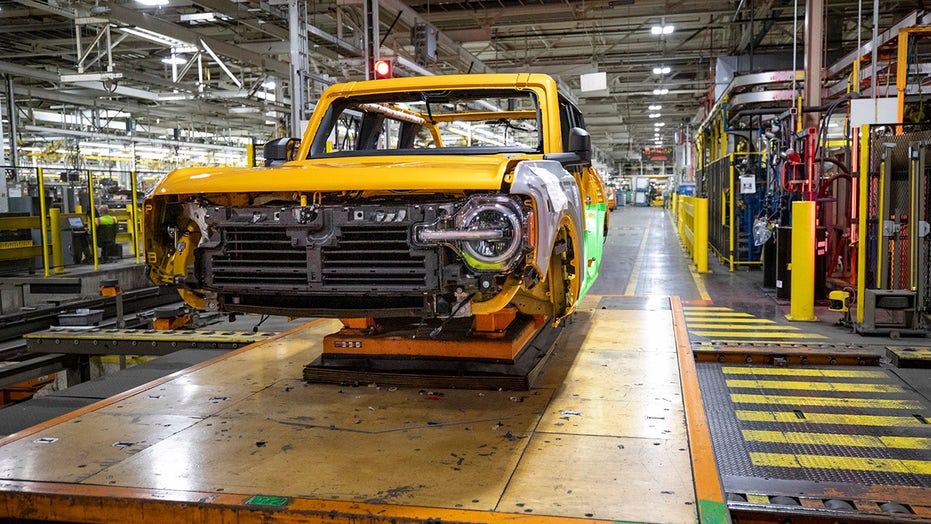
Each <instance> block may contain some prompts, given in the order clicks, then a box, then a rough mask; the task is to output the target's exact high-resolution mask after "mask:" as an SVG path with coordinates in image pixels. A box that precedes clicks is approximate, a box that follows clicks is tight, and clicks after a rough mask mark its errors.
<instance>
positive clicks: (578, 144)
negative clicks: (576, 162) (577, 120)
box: [569, 127, 592, 164]
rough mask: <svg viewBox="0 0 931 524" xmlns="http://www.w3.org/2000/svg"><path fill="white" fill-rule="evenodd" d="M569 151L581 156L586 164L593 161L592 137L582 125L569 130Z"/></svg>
mask: <svg viewBox="0 0 931 524" xmlns="http://www.w3.org/2000/svg"><path fill="white" fill-rule="evenodd" d="M569 151H571V152H573V153H575V154H576V155H578V156H579V159H580V160H581V161H582V162H583V163H585V164H591V163H592V137H591V135H590V134H588V131H586V130H584V129H582V128H581V127H573V128H572V129H571V130H569Z"/></svg>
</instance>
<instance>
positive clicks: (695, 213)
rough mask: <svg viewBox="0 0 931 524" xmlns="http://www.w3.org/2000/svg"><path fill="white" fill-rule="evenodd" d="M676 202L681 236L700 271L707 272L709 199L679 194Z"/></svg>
mask: <svg viewBox="0 0 931 524" xmlns="http://www.w3.org/2000/svg"><path fill="white" fill-rule="evenodd" d="M676 202H677V209H676V211H677V213H676V219H677V222H678V230H679V238H680V239H682V244H683V245H684V246H685V250H686V251H687V252H688V254H689V257H690V258H691V259H692V262H693V263H694V264H695V267H696V269H697V270H698V272H699V273H704V272H707V271H708V199H707V198H698V197H691V196H685V195H679V196H678V198H677V199H676Z"/></svg>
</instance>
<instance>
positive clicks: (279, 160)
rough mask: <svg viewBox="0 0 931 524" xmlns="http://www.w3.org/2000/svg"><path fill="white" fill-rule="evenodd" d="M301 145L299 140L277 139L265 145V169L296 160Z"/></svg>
mask: <svg viewBox="0 0 931 524" xmlns="http://www.w3.org/2000/svg"><path fill="white" fill-rule="evenodd" d="M300 145H301V140H300V139H298V138H276V139H275V140H272V141H270V142H267V143H266V144H265V167H271V166H277V165H279V164H283V163H285V162H288V161H290V160H294V156H295V155H296V154H297V150H298V148H299V147H300Z"/></svg>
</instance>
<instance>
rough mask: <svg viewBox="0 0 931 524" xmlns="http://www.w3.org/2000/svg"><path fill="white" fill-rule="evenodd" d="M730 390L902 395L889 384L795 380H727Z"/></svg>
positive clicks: (897, 387) (900, 389) (896, 388)
mask: <svg viewBox="0 0 931 524" xmlns="http://www.w3.org/2000/svg"><path fill="white" fill-rule="evenodd" d="M725 382H726V383H727V387H729V388H754V389H800V390H803V391H849V392H858V393H901V392H903V391H904V390H903V389H902V388H901V387H899V386H893V385H889V384H861V383H853V382H849V383H848V382H805V381H795V380H744V379H727V380H726V381H725Z"/></svg>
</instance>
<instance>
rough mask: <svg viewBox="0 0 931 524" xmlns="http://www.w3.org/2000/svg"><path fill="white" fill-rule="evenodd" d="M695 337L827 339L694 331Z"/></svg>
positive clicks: (796, 335) (789, 334) (806, 336)
mask: <svg viewBox="0 0 931 524" xmlns="http://www.w3.org/2000/svg"><path fill="white" fill-rule="evenodd" d="M692 334H693V335H696V336H699V337H743V338H744V339H745V340H746V339H753V338H793V339H796V338H804V339H812V340H816V339H822V338H827V337H825V336H823V335H813V334H808V333H757V334H753V335H750V334H748V333H741V332H736V331H692Z"/></svg>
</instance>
